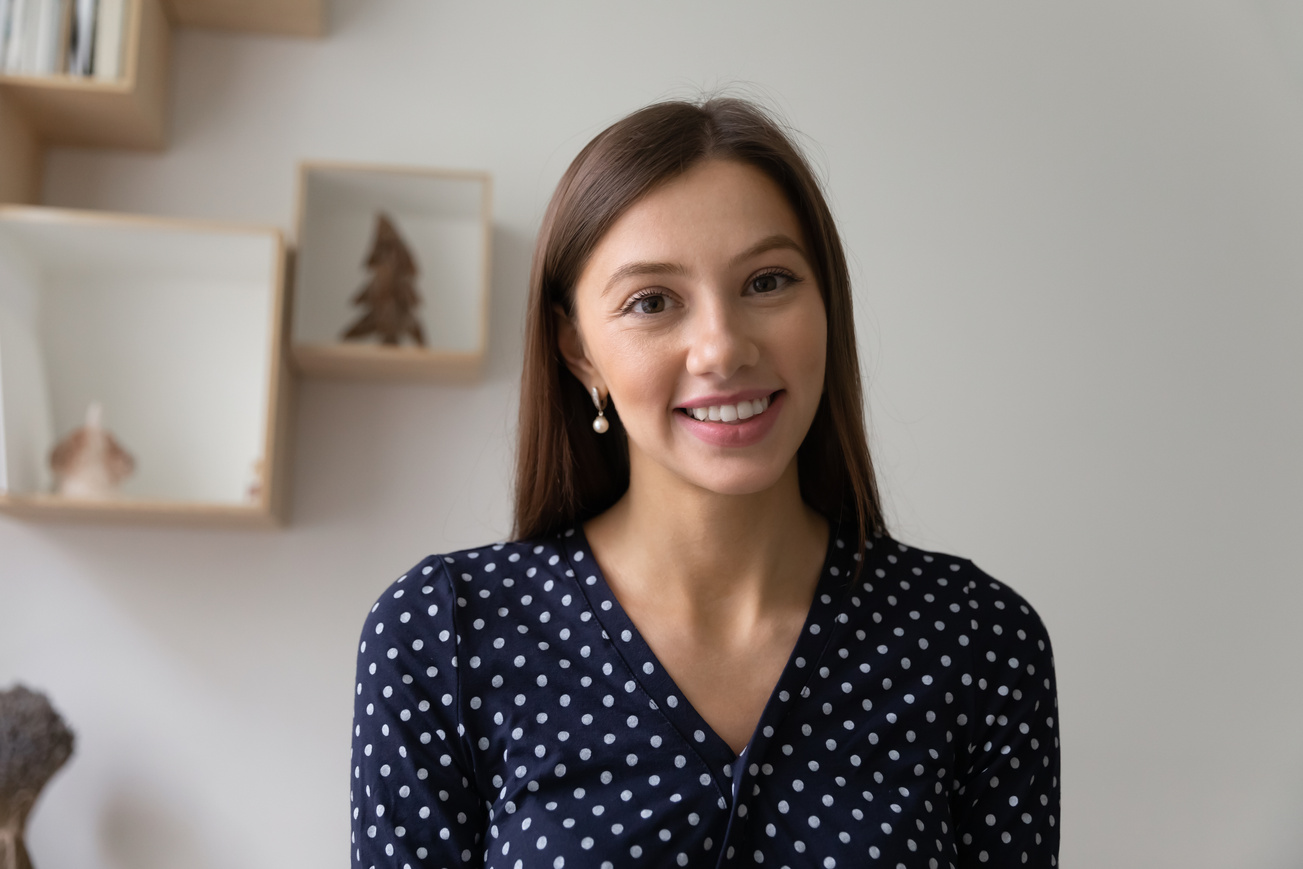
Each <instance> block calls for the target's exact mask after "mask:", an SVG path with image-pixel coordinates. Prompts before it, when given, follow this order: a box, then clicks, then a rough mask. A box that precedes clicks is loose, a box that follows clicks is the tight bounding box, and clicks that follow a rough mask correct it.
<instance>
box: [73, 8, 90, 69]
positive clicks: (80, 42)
mask: <svg viewBox="0 0 1303 869" xmlns="http://www.w3.org/2000/svg"><path fill="white" fill-rule="evenodd" d="M72 29H73V34H72V63H71V64H70V68H69V72H71V73H72V74H73V75H90V71H91V49H92V48H93V47H94V44H95V0H77V9H76V13H75V14H74V15H73V22H72Z"/></svg>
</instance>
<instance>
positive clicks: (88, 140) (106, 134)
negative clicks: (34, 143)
mask: <svg viewBox="0 0 1303 869" xmlns="http://www.w3.org/2000/svg"><path fill="white" fill-rule="evenodd" d="M123 15H124V17H123V22H122V26H123V30H122V55H121V61H120V72H119V76H118V77H117V78H114V79H101V78H94V77H88V76H72V75H64V74H60V75H15V74H5V75H0V95H3V96H4V97H6V98H7V99H8V101H9V102H10V103H12V104H13V107H14V108H16V109H18V110H19V115H20V116H21V117H20V118H18V119H17V120H18V122H19V123H22V124H24V125H25V126H27V127H29V128H30V134H31V135H34V136H35V137H36V138H37V139H38V140H39V141H40V142H41V143H42V144H43V145H75V146H92V147H108V148H140V149H146V150H157V149H161V148H162V147H163V146H164V145H165V144H166V142H167V85H168V68H169V63H170V55H171V28H170V27H169V26H168V23H167V16H166V14H165V13H164V11H163V7H162V5H161V4H160V0H125V5H124V12H123ZM5 160H6V157H5V155H0V164H3V163H4V162H5ZM0 168H3V166H2V165H0Z"/></svg>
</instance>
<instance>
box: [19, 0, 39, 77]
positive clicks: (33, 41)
mask: <svg viewBox="0 0 1303 869" xmlns="http://www.w3.org/2000/svg"><path fill="white" fill-rule="evenodd" d="M41 3H42V0H27V18H26V19H25V20H24V21H23V33H22V39H23V45H22V48H21V49H20V50H21V52H22V55H21V56H22V70H21V71H22V74H23V75H35V74H36V69H37V66H36V62H37V60H38V59H39V58H38V57H37V55H38V52H37V46H39V45H40V44H41V17H42V16H41V11H42V9H41Z"/></svg>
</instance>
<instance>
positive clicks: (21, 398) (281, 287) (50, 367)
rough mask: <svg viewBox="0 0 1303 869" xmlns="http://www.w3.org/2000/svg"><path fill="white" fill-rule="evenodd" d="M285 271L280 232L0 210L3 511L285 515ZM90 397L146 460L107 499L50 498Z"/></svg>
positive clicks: (164, 518) (256, 522)
mask: <svg viewBox="0 0 1303 869" xmlns="http://www.w3.org/2000/svg"><path fill="white" fill-rule="evenodd" d="M285 264H286V248H285V243H284V240H283V238H282V237H281V233H280V231H279V230H276V229H269V228H262V227H249V226H241V225H231V224H218V223H209V222H200V221H184V220H172V219H160V218H144V217H137V216H131V215H112V214H103V213H96V212H80V211H68V210H62V209H52V208H40V207H24V206H0V511H2V512H6V513H10V514H13V515H16V516H21V517H24V518H42V519H45V518H48V519H83V520H84V519H96V520H100V519H109V518H112V519H122V520H125V521H136V522H144V521H149V522H163V523H185V524H205V525H207V524H217V525H245V526H274V525H277V524H280V523H282V522H283V521H284V520H285V518H286V515H287V504H286V502H285V491H286V488H285V482H286V481H285V479H284V475H285V468H286V465H287V463H286V460H285V457H284V450H285V445H286V443H287V437H288V429H289V415H288V414H289V406H290V404H289V402H290V398H291V396H290V390H291V387H292V379H291V376H290V371H289V366H288V363H287V361H286V357H285V331H286V328H285V327H286V311H285V305H286V298H287V294H286V285H285V283H286V282H285V272H286V268H285ZM91 401H101V402H103V405H104V408H105V415H106V425H107V428H108V429H109V431H111V432H112V433H113V434H114V436H115V437H116V438H117V439H118V440H119V441H120V442H121V443H122V444H123V446H124V447H125V448H126V449H127V450H128V451H129V452H131V453H132V454H133V455H134V457H135V459H136V465H137V469H136V473H135V474H134V475H133V476H132V477H131V478H129V479H128V480H127V481H126V483H125V484H124V485H123V487H122V496H121V497H120V498H118V499H115V500H113V501H109V502H87V501H80V500H73V499H68V498H64V497H60V496H56V495H52V494H50V492H51V480H50V472H49V468H48V457H49V454H50V451H51V449H52V448H53V446H54V444H55V443H56V442H57V441H58V440H60V439H62V438H63V437H64V436H66V435H67V434H68V433H69V432H71V431H72V430H74V429H76V428H77V427H79V426H80V425H81V423H82V420H83V417H84V414H85V408H86V406H87V405H88V404H89V402H91ZM257 462H261V470H258V469H257V468H256V467H255V463H257ZM255 484H256V493H255V494H252V495H251V494H250V487H251V485H255Z"/></svg>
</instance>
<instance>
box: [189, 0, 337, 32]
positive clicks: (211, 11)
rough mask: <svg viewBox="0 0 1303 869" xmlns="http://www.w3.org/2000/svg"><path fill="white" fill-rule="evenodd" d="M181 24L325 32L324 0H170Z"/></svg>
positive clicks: (250, 30)
mask: <svg viewBox="0 0 1303 869" xmlns="http://www.w3.org/2000/svg"><path fill="white" fill-rule="evenodd" d="M167 5H168V12H169V16H170V17H171V19H172V22H173V23H174V24H176V25H177V26H178V27H204V28H210V29H213V30H238V31H245V32H250V33H270V34H278V35H282V36H322V35H324V34H325V32H326V8H325V2H324V0H167Z"/></svg>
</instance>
